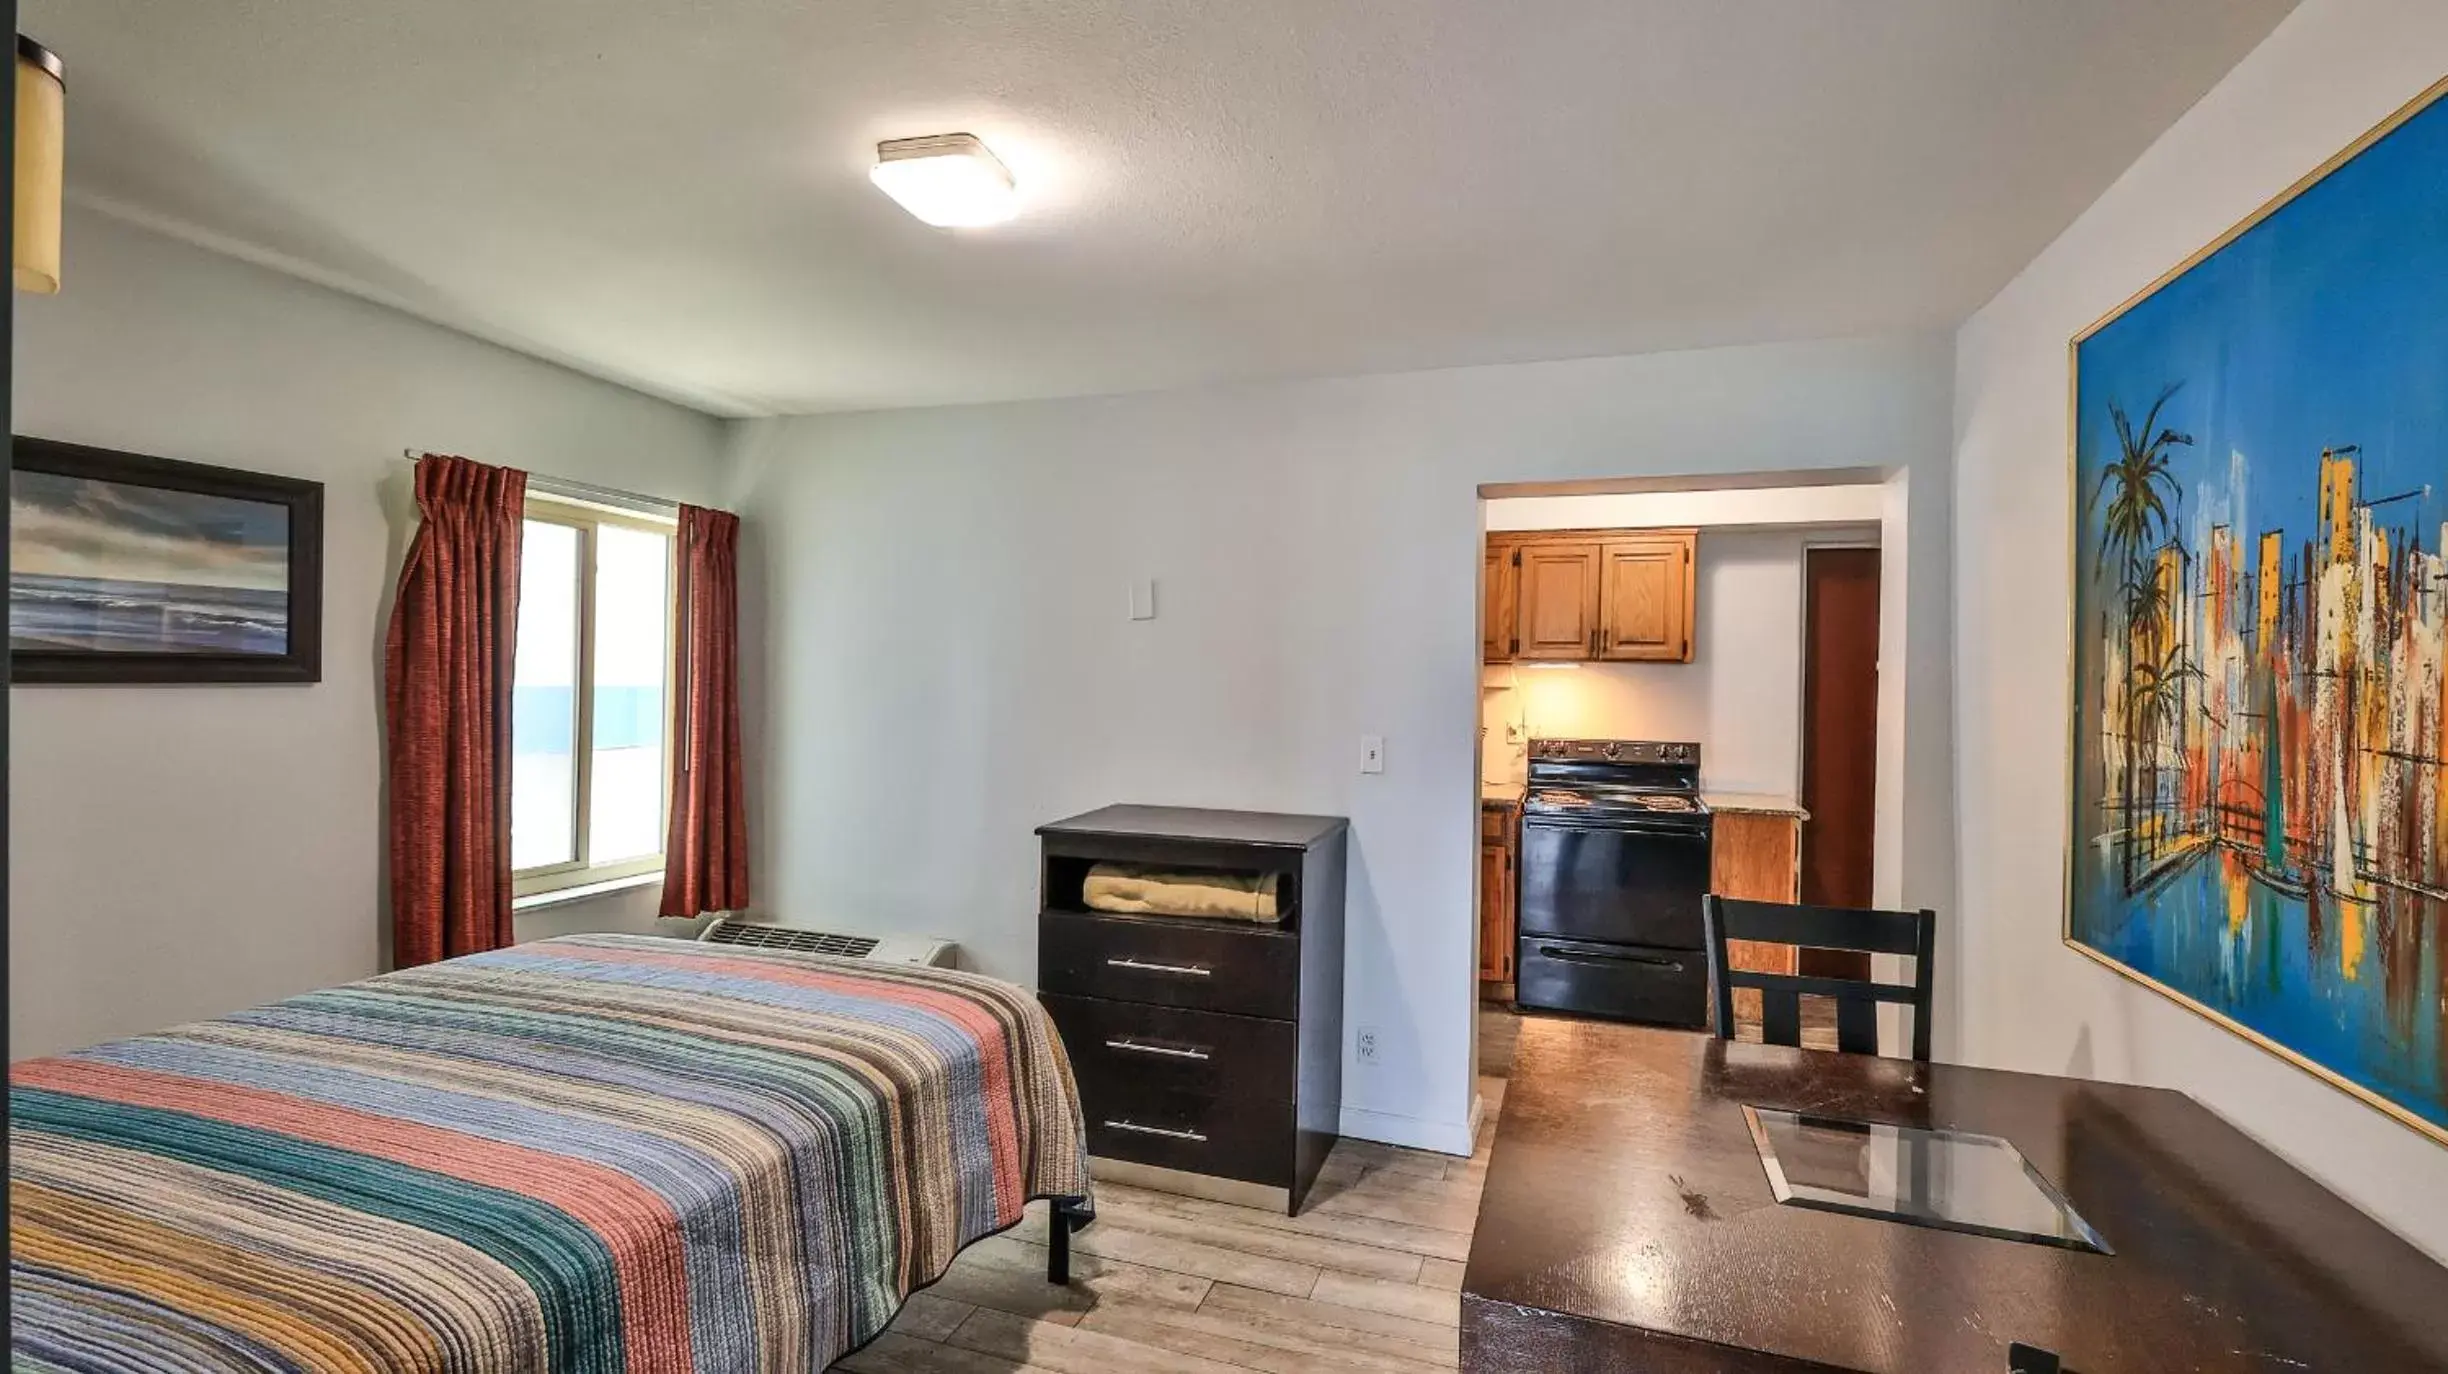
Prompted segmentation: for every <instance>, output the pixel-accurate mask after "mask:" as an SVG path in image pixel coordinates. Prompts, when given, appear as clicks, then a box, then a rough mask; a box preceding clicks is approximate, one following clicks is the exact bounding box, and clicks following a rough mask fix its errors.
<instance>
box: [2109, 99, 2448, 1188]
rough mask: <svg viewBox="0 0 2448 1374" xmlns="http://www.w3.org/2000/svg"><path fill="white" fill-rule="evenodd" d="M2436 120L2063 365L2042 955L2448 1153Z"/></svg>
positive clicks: (2442, 310)
mask: <svg viewBox="0 0 2448 1374" xmlns="http://www.w3.org/2000/svg"><path fill="white" fill-rule="evenodd" d="M2443 86H2444V87H2448V83H2443ZM2441 89H2442V88H2434V90H2433V91H2432V92H2431V94H2430V96H2428V97H2426V99H2425V101H2421V102H2417V103H2416V105H2415V106H2413V107H2410V109H2409V111H2407V112H2405V113H2402V114H2401V115H2400V116H2399V117H2398V118H2397V119H2396V120H2394V121H2392V123H2391V124H2390V125H2385V126H2383V128H2382V129H2381V130H2378V131H2375V135H2374V136H2373V137H2371V138H2369V139H2367V140H2366V141H2365V142H2364V143H2363V144H2362V145H2359V151H2355V152H2353V153H2352V155H2351V156H2349V157H2347V158H2345V159H2344V160H2343V161H2341V162H2339V163H2337V164H2335V165H2334V166H2333V167H2332V168H2331V169H2330V170H2329V171H2328V172H2327V173H2326V174H2325V175H2323V176H2321V177H2320V178H2318V179H2317V180H2314V181H2312V182H2311V183H2310V184H2308V185H2306V186H2303V187H2301V188H2299V189H2298V190H2297V191H2296V192H2295V193H2294V194H2293V195H2292V196H2291V198H2287V199H2285V200H2283V202H2282V203H2280V204H2279V205H2277V206H2276V207H2275V208H2274V209H2271V210H2269V211H2267V212H2265V213H2264V215H2263V216H2262V217H2260V218H2259V219H2258V220H2256V221H2253V222H2251V223H2250V224H2249V227H2246V228H2243V229H2242V230H2241V232H2238V233H2236V234H2233V235H2231V236H2230V237H2229V238H2228V239H2227V240H2225V241H2224V242H2223V243H2222V244H2221V245H2220V246H2218V247H2216V248H2215V249H2214V250H2213V251H2211V252H2209V253H2208V254H2207V255H2206V256H2203V257H2201V258H2199V259H2198V260H2196V261H2195V262H2193V263H2192V264H2191V265H2189V266H2188V267H2186V268H2185V269H2183V270H2182V271H2181V272H2179V273H2178V274H2176V275H2174V276H2172V277H2170V278H2169V279H2168V280H2166V281H2164V282H2163V283H2161V284H2160V285H2159V286H2158V287H2156V288H2155V289H2154V290H2152V291H2151V292H2149V293H2147V294H2146V295H2144V296H2143V297H2141V298H2140V299H2138V300H2137V301H2135V302H2134V303H2132V304H2130V305H2129V306H2127V307H2126V308H2125V309H2123V310H2122V311H2120V312H2119V313H2117V314H2116V315H2114V316H2112V317H2110V318H2109V319H2108V320H2107V321H2104V322H2103V323H2101V324H2099V325H2097V326H2094V327H2093V328H2092V329H2091V330H2090V331H2089V332H2087V333H2086V334H2084V335H2083V336H2082V337H2080V338H2078V339H2077V340H2076V341H2075V345H2074V371H2075V380H2074V482H2075V492H2074V495H2075V500H2076V503H2077V504H2076V507H2075V514H2076V529H2077V537H2076V541H2075V542H2076V547H2075V566H2074V579H2075V588H2074V611H2075V623H2074V645H2073V648H2074V654H2073V659H2074V668H2073V672H2074V681H2073V704H2074V705H2073V711H2074V721H2073V750H2074V770H2073V778H2072V782H2073V788H2072V795H2073V817H2072V823H2073V828H2072V832H2071V833H2072V837H2073V847H2072V854H2071V860H2070V866H2069V887H2068V903H2067V927H2066V935H2067V938H2068V940H2069V941H2070V942H2071V943H2073V944H2074V945H2075V946H2076V947H2078V948H2080V949H2083V950H2086V951H2089V952H2091V953H2093V954H2095V955H2097V956H2098V957H2100V958H2102V959H2104V960H2106V961H2108V962H2110V963H2112V964H2114V965H2117V966H2120V967H2121V968H2122V969H2123V970H2125V971H2127V972H2130V973H2132V974H2134V975H2136V976H2138V977H2140V978H2141V979H2143V980H2144V981H2146V982H2148V983H2151V984H2153V985H2155V986H2157V987H2158V988H2159V989H2161V990H2162V991H2166V992H2169V993H2172V994H2175V995H2176V996H2178V997H2179V998H2180V999H2182V1000H2185V1001H2187V1002H2189V1003H2191V1004H2193V1005H2194V1006H2195V1007H2196V1008H2198V1009H2202V1010H2205V1011H2208V1012H2210V1013H2212V1014H2214V1015H2215V1016H2217V1017H2219V1018H2222V1019H2223V1020H2224V1021H2225V1022H2226V1023H2227V1024H2229V1025H2230V1026H2231V1027H2232V1028H2234V1029H2237V1030H2239V1031H2241V1032H2242V1033H2244V1034H2246V1035H2248V1036H2251V1037H2253V1038H2255V1039H2257V1040H2259V1041H2260V1042H2261V1043H2263V1044H2264V1045H2266V1046H2269V1047H2272V1048H2275V1049H2277V1050H2278V1051H2280V1052H2281V1053H2284V1054H2285V1055H2287V1056H2288V1057H2290V1058H2292V1059H2294V1060H2295V1061H2296V1062H2298V1063H2300V1064H2302V1065H2304V1066H2306V1067H2308V1068H2311V1069H2313V1070H2315V1071H2317V1072H2320V1073H2323V1074H2325V1075H2326V1076H2328V1077H2329V1078H2331V1079H2332V1081H2334V1082H2336V1083H2337V1084H2339V1085H2340V1086H2342V1087H2345V1088H2347V1089H2349V1090H2350V1091H2353V1092H2355V1093H2357V1094H2359V1095H2360V1096H2362V1097H2364V1098H2365V1099H2366V1100H2368V1101H2370V1102H2372V1103H2374V1104H2375V1105H2378V1106H2380V1107H2382V1108H2384V1109H2385V1110H2387V1111H2389V1112H2391V1113H2392V1114H2394V1115H2395V1116H2397V1117H2398V1118H2400V1119H2401V1120H2403V1121H2405V1122H2407V1123H2408V1124H2410V1125H2414V1126H2416V1127H2418V1128H2421V1129H2424V1130H2427V1131H2429V1132H2431V1133H2432V1134H2434V1135H2437V1136H2439V1137H2441V1138H2442V1139H2443V1140H2448V1078H2444V1077H2443V1042H2444V1041H2448V765H2443V762H2442V760H2443V758H2444V757H2448V672H2444V671H2443V665H2444V664H2448V556H2444V554H2448V101H2444V100H2440V99H2438V98H2437V97H2438V96H2439V94H2440V93H2441Z"/></svg>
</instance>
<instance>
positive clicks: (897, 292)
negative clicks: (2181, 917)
mask: <svg viewBox="0 0 2448 1374" xmlns="http://www.w3.org/2000/svg"><path fill="white" fill-rule="evenodd" d="M2292 3H2293V0H2146V3H2136V2H2135V0H2046V3H2042V2H2041V0H1539V2H1537V3H1519V2H1516V3H1505V2H1503V0H1348V2H1344V0H1230V2H1229V3H1226V2H1220V0H417V2H416V3H406V2H405V0H381V2H379V3H378V0H356V2H355V3H344V2H343V0H177V2H176V3H170V2H169V0H25V4H24V7H23V8H24V15H23V19H22V24H23V27H24V28H25V29H26V30H27V31H28V32H29V33H32V34H34V35H36V36H38V37H40V38H42V39H43V40H44V41H45V42H47V43H49V44H50V45H51V46H52V47H54V48H56V49H57V50H58V51H59V52H60V53H61V54H62V55H63V57H64V58H65V59H66V61H67V63H68V67H69V91H70V102H71V103H70V114H69V130H70V135H69V136H70V160H71V172H70V179H71V184H72V188H73V190H74V193H75V194H76V195H77V196H78V197H79V198H80V199H82V200H84V201H86V202H87V203H90V204H94V205H97V206H100V207H103V208H106V209H109V210H111V211H113V212H115V213H119V214H122V215H125V216H128V217H130V218H133V219H136V220H139V221H141V222H145V223H150V224H152V225H154V226H156V227H160V228H165V229H168V230H170V231H172V232H174V233H179V234H182V235H184V236H186V237H189V238H192V239H196V240H198V241H201V242H205V243H208V244H211V245H214V246H218V247H222V248H225V249H229V250H231V251H236V252H239V253H241V254H242V255H245V256H250V257H254V258H256V259H258V260H261V261H266V262H270V263H273V264H275V265H279V266H282V267H285V268H286V269H288V270H291V271H295V272H298V273H300V274H301V275H306V276H309V277H312V278H314V279H317V280H321V281H324V282H326V283H327V284H331V285H337V286H341V287H343V288H344V289H348V290H352V291H356V292H358V293H360V294H363V295H366V296H370V297H372V298H375V299H378V300H382V301H386V302H389V303H391V304H394V305H398V306H400V307H402V308H405V309H408V310H411V311H413V312H415V313H417V314H420V315H424V316H427V317H429V318H432V319H435V320H439V321H442V322H444V323H447V324H450V325H453V326H456V327H458V328H462V329H465V330H467V331H469V332H471V333H474V334H478V335H481V336H484V337H487V338H492V339H496V340H499V341H501V342H504V343H508V344H511V345H512V346H514V347H519V348H523V349H526V350H528V351H530V352H534V353H538V354H541V355H544V356H546V357H551V358H555V359H559V360H561V361H564V362H567V363H569V364H571V365H573V366H576V367H579V368H582V369H584V370H586V371H589V372H593V373H597V374H599V375H602V376H605V377H610V378H613V379H615V380H618V381H622V382H626V383H629V384H631V385H635V386H638V387H641V388H643V389H645V390H649V391H653V392H656V393H658V394H662V395H665V396H669V397H672V398H675V399H679V400H683V401H686V402H688V403H690V404H694V405H697V406H700V407H703V408H705V409H709V410H713V411H717V412H720V413H727V414H754V413H767V412H794V411H812V410H838V409H849V408H861V407H873V406H896V405H916V404H933V403H942V402H957V401H976V400H992V399H1004V398H1011V397H1022V396H1047V395H1065V394H1079V393H1088V392H1105V391H1125V390H1136V389H1142V388H1151V387H1162V386H1172V385H1181V384H1187V383H1195V382H1205V381H1217V380H1228V379H1245V378H1258V377H1277V376H1293V375H1316V374H1336V373H1356V372H1372V371H1386V370H1392V369H1401V368H1416V367H1434V366H1446V365H1455V364H1465V363H1483V362H1502V361H1523V360H1531V359H1544V358H1559V357H1571V356H1581V355H1589V354H1600V353H1621V352H1638V351H1643V350H1650V349H1660V348H1682V347H1696V346H1705V345H1712V344H1722V343H1735V342H1751V341H1760V340H1769V339H1789V338H1803V337H1814V336H1826V335H1835V334H1853V333H1868V332H1877V331H1886V330H1895V329H1915V328H1929V327H1938V326H1944V325H1948V324H1951V323H1953V322H1954V321H1956V320H1959V319H1961V318H1962V317H1963V316H1964V315H1966V314H1968V313H1970V311H1971V310H1972V309H1974V308H1975V307H1977V306H1978V305H1979V304H1980V303H1981V302H1982V301H1984V300H1985V299H1987V297H1988V296H1989V295H1991V294H1992V293H1994V292H1995V291H1996V290H1997V289H1998V288H1999V287H2000V286H2002V285H2003V284H2004V283H2005V282H2006V280H2007V279H2008V278H2009V277H2010V276H2011V275H2012V274H2013V273H2014V272H2015V271H2016V270H2017V269H2018V268H2019V267H2021V265H2022V264H2023V263H2024V262H2026V261H2028V260H2029V259H2030V258H2031V257H2032V256H2033V255H2034V254H2035V253H2036V252H2038V250H2039V249H2040V248H2041V247H2042V246H2044V245H2045V244H2046V243H2047V242H2048V240H2049V239H2050V238H2052V237H2053V236H2054V235H2055V234H2056V233H2057V232H2058V230H2060V229H2061V228H2063V227H2064V226H2065V224H2067V223H2068V222H2069V221H2070V220H2072V218H2073V217H2074V215H2075V214H2076V213H2077V212H2078V211H2080V210H2081V208H2082V207H2083V206H2084V205H2086V204H2087V203H2089V201H2090V200H2091V199H2092V198H2093V197H2095V196H2096V195H2097V194H2098V193H2099V192H2100V191H2101V190H2102V189H2104V188H2105V187H2106V185H2107V184H2108V182H2109V181H2110V180H2111V179H2113V178H2114V177H2115V175H2116V174H2117V173H2118V172H2119V171H2121V170H2122V169H2123V168H2124V167H2125V166H2126V165H2127V164H2128V163H2129V162H2131V161H2132V159H2133V158H2134V157H2136V156H2137V155H2138V154H2139V153H2140V152H2141V151H2142V149H2143V148H2144V147H2145V146H2147V145H2148V143H2149V142H2150V140H2151V139H2152V138H2153V137H2154V136H2155V135H2156V134H2157V133H2158V132H2159V131H2160V130H2161V129H2163V128H2165V127H2166V126H2167V125H2168V124H2169V123H2170V122H2172V121H2173V120H2174V119H2175V117H2176V116H2177V115H2178V114H2180V113H2181V112H2182V111H2183V110H2184V109H2185V107H2186V106H2188V105H2189V104H2191V103H2192V102H2193V100H2195V99H2196V98H2197V97H2198V96H2199V95H2200V94H2201V93H2202V92H2203V91H2205V90H2207V89H2208V88H2209V87H2210V85H2211V84H2212V83H2213V82H2215V81H2216V80H2217V78H2218V77H2219V76H2220V75H2221V74H2223V73H2224V72H2225V71H2226V70H2227V69H2228V68H2229V67H2230V66H2232V65H2233V64H2234V63H2235V61H2236V60H2237V59H2238V58H2240V57H2241V56H2242V55H2243V54H2244V52H2245V51H2247V50H2248V49H2249V48H2250V47H2251V46H2252V45H2253V44H2254V43H2256V42H2257V41H2259V39H2260V38H2261V37H2262V36H2263V35H2264V34H2265V33H2267V32H2268V30H2269V29H2270V28H2271V27H2272V25H2274V24H2275V23H2276V21H2277V20H2278V19H2279V18H2280V17H2281V16H2282V15H2283V14H2284V13H2285V12H2286V11H2287V10H2288V9H2289V8H2291V7H2292ZM953 130H967V131H970V132H974V133H976V134H978V135H980V136H981V137H983V138H984V139H985V140H986V141H987V142H988V143H989V144H990V145H991V146H993V147H994V148H995V150H996V151H997V152H998V153H1000V154H1001V155H1002V156H1003V158H1004V160H1005V161H1006V162H1007V163H1009V164H1010V166H1011V168H1012V170H1013V172H1014V173H1015V175H1016V176H1017V177H1018V178H1019V181H1020V185H1021V190H1022V194H1023V197H1024V209H1023V212H1022V216H1021V218H1020V219H1019V220H1017V221H1015V222H1013V223H1011V224H1008V225H1004V226H1001V227H999V228H996V229H992V230H984V231H970V232H949V231H943V230H934V229H929V228H926V227H925V226H923V225H921V224H919V223H918V222H917V221H915V220H913V219H911V218H909V217H908V216H907V215H905V214H903V213H902V212H901V211H900V210H899V209H897V208H896V207H895V206H893V205H892V203H891V202H889V201H887V200H886V199H885V198H884V197H883V196H882V195H880V194H878V193H877V192H876V191H875V190H874V188H873V187H871V186H870V185H869V184H868V182H867V178H866V175H865V173H866V168H867V164H868V163H869V162H870V161H871V160H872V156H873V147H874V144H875V143H876V141H877V140H879V139H885V138H895V137H902V136H908V135H916V134H928V133H939V132H947V131H953ZM67 254H68V263H67V270H68V272H69V273H70V274H71V276H70V280H69V289H70V290H74V289H75V287H74V277H73V274H74V272H75V270H76V267H75V245H74V243H70V244H69V245H68V248H67Z"/></svg>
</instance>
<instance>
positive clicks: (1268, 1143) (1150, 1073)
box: [1037, 806, 1350, 1213]
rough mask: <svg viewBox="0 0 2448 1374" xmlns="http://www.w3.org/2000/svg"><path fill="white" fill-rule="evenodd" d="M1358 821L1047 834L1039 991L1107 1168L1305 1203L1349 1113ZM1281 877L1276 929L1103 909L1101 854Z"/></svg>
mask: <svg viewBox="0 0 2448 1374" xmlns="http://www.w3.org/2000/svg"><path fill="white" fill-rule="evenodd" d="M1349 829H1350V826H1349V823H1348V822H1346V821H1345V820H1343V819H1342V818H1341V817H1337V816H1291V815H1277V814H1273V813H1268V812H1254V811H1214V810H1202V809H1194V808H1187V807H1164V806H1109V807H1106V808H1104V809H1103V810H1100V811H1091V812H1089V813H1087V814H1086V815H1081V816H1073V817H1071V818H1070V819H1068V820H1062V821H1056V822H1054V823H1053V824H1051V825H1046V826H1041V827H1039V828H1038V831H1037V835H1038V839H1039V843H1040V849H1041V855H1042V858H1041V866H1040V886H1039V896H1040V901H1039V915H1038V944H1037V986H1038V994H1039V996H1040V998H1041V999H1042V1000H1043V1001H1044V1003H1045V1006H1046V1010H1047V1011H1048V1012H1049V1013H1051V1014H1052V1016H1053V1018H1054V1024H1055V1026H1056V1027H1057V1028H1059V1029H1060V1030H1061V1032H1062V1037H1063V1044H1064V1047H1065V1048H1066V1049H1067V1050H1068V1051H1069V1052H1070V1055H1071V1067H1072V1070H1073V1072H1074V1073H1075V1074H1076V1076H1077V1077H1078V1080H1079V1089H1080V1101H1081V1105H1082V1107H1083V1110H1084V1111H1085V1114H1086V1116H1087V1123H1088V1148H1089V1152H1090V1153H1091V1154H1092V1155H1094V1156H1095V1157H1096V1159H1097V1161H1098V1170H1097V1172H1098V1176H1099V1177H1102V1178H1115V1179H1121V1180H1124V1181H1130V1182H1137V1183H1144V1184H1148V1185H1150V1186H1155V1187H1160V1188H1172V1189H1174V1190H1176V1191H1187V1192H1194V1193H1200V1194H1203V1195H1206V1196H1214V1197H1224V1198H1227V1199H1230V1200H1233V1201H1241V1202H1253V1203H1262V1204H1265V1205H1269V1206H1275V1207H1280V1208H1281V1209H1282V1210H1283V1211H1285V1212H1287V1213H1298V1212H1299V1210H1300V1206H1301V1202H1302V1200H1303V1199H1304V1198H1306V1197H1307V1196H1308V1193H1309V1186H1310V1185H1311V1184H1312V1183H1314V1182H1315V1181H1316V1180H1317V1174H1318V1169H1319V1168H1320V1166H1322V1165H1323V1164H1324V1163H1325V1162H1326V1154H1327V1152H1328V1151H1329V1150H1331V1149H1333V1148H1334V1142H1335V1138H1336V1135H1337V1133H1338V1131H1339V1129H1340V1124H1339V1123H1340V1120H1341V1117H1342V1112H1343V1052H1342V1050H1343V879H1344V868H1345V863H1346V851H1347V847H1348V833H1349ZM1107 862H1119V863H1130V864H1148V865H1157V866H1162V867H1164V868H1167V869H1175V868H1178V869H1186V870H1210V871H1218V872H1225V873H1232V874H1275V875H1277V888H1276V903H1277V909H1278V910H1279V911H1280V912H1281V913H1282V917H1281V920H1280V921H1279V922H1277V923H1276V924H1273V925H1262V924H1257V923H1251V922H1242V921H1233V920H1215V919H1195V918H1185V917H1173V916H1137V915H1117V914H1111V913H1106V912H1096V911H1090V910H1089V909H1088V907H1087V904H1086V901H1085V898H1084V895H1083V887H1084V885H1085V883H1086V880H1087V876H1088V872H1089V870H1090V869H1091V868H1092V867H1093V866H1094V865H1096V864H1098V863H1107Z"/></svg>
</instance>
